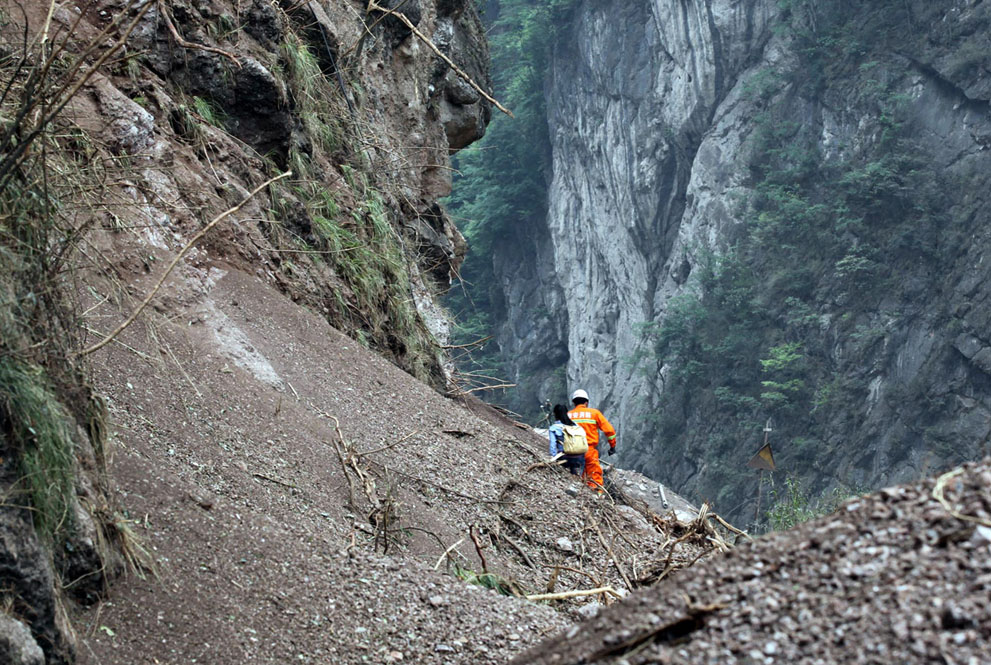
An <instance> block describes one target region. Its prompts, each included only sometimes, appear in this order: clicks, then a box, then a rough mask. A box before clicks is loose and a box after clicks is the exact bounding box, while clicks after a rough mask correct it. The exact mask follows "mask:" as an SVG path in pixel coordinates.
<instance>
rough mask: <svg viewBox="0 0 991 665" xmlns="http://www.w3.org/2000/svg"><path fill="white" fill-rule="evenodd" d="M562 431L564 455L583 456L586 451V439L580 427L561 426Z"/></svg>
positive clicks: (583, 430)
mask: <svg viewBox="0 0 991 665" xmlns="http://www.w3.org/2000/svg"><path fill="white" fill-rule="evenodd" d="M561 429H563V430H564V454H565V455H584V454H585V453H586V452H587V451H588V438H587V437H586V436H585V429H584V428H583V427H582V426H581V425H561Z"/></svg>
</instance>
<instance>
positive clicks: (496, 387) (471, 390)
mask: <svg viewBox="0 0 991 665" xmlns="http://www.w3.org/2000/svg"><path fill="white" fill-rule="evenodd" d="M515 387H516V384H515V383H497V384H495V385H492V386H478V387H476V388H468V389H467V390H465V389H464V388H459V389H458V391H459V392H460V393H461V394H463V395H470V394H472V393H477V392H479V391H482V390H502V389H503V388H515Z"/></svg>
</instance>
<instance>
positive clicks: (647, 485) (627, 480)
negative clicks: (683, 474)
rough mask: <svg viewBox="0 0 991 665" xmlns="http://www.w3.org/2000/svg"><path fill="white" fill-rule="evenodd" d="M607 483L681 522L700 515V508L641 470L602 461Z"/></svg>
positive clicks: (657, 511) (691, 519) (660, 513)
mask: <svg viewBox="0 0 991 665" xmlns="http://www.w3.org/2000/svg"><path fill="white" fill-rule="evenodd" d="M602 472H603V474H604V477H605V479H606V483H607V484H609V485H611V486H613V487H615V488H617V489H618V490H620V491H622V493H623V494H624V495H625V496H627V497H629V498H631V499H633V500H637V501H643V502H644V503H645V504H646V505H647V507H649V508H650V510H652V511H654V512H655V513H657V514H659V515H667V514H670V515H673V516H674V517H675V518H676V519H677V520H678V521H679V522H684V523H689V522H692V521H693V520H695V518H696V517H697V516H698V508H697V507H695V506H693V505H692V504H690V503H689V502H688V501H686V500H685V499H684V498H683V497H682V496H681V495H679V494H676V493H675V492H674V491H672V490H671V488H669V487H665V486H664V485H662V484H661V483H659V482H657V481H656V480H654V479H652V478H648V477H647V476H645V475H643V474H642V473H640V472H639V471H633V470H632V469H621V468H619V467H618V466H613V465H612V464H609V463H607V462H603V463H602Z"/></svg>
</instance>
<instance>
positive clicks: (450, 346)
mask: <svg viewBox="0 0 991 665" xmlns="http://www.w3.org/2000/svg"><path fill="white" fill-rule="evenodd" d="M490 339H492V335H489V336H488V337H483V338H482V339H480V340H477V341H475V342H468V343H467V344H438V345H437V346H439V347H440V348H442V349H444V350H445V351H450V350H452V349H471V348H474V347H476V346H480V345H482V344H485V343H486V342H487V341H489V340H490Z"/></svg>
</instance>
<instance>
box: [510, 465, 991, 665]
mask: <svg viewBox="0 0 991 665" xmlns="http://www.w3.org/2000/svg"><path fill="white" fill-rule="evenodd" d="M989 593H991V460H985V461H984V462H982V463H980V464H969V465H967V466H965V467H963V468H961V469H957V470H955V471H952V472H950V473H947V474H945V475H943V476H940V477H939V478H937V479H935V480H927V481H924V482H920V483H916V484H914V485H908V486H903V487H894V488H890V489H885V490H882V491H881V492H879V493H878V494H875V495H871V496H864V497H859V498H855V499H852V500H850V501H848V502H846V503H845V504H843V505H842V506H841V507H840V508H839V510H837V511H836V512H835V513H834V514H832V515H830V516H828V517H825V518H822V519H819V520H816V521H814V522H810V523H807V524H803V525H801V526H800V527H798V528H795V529H793V530H791V531H787V532H779V533H773V534H770V535H768V536H766V537H763V538H760V539H759V540H757V541H755V542H754V543H753V544H749V545H744V546H741V547H738V548H736V549H734V550H733V551H731V552H729V553H727V554H725V555H723V556H720V557H715V558H713V559H711V560H710V561H708V562H707V563H706V564H704V565H700V566H696V567H693V568H691V569H690V570H686V571H683V572H681V573H680V574H679V575H678V576H677V577H675V578H672V579H670V580H667V581H665V582H662V583H661V584H659V585H657V586H655V587H652V588H650V589H647V590H643V591H640V592H638V593H637V594H635V595H634V596H632V597H631V598H630V599H628V600H626V601H625V602H623V603H622V604H619V605H617V606H615V607H613V608H610V609H609V610H608V611H606V612H604V613H602V615H601V616H599V617H597V618H595V619H594V620H591V621H589V622H587V623H585V624H584V625H581V626H574V627H572V628H569V629H568V630H567V631H566V632H564V633H563V634H561V635H559V636H558V637H556V638H554V639H552V640H549V641H548V642H546V643H544V644H542V645H540V646H538V647H536V648H535V649H533V650H531V651H529V652H527V653H526V654H523V655H521V656H520V657H519V658H517V659H516V660H515V661H513V662H514V663H519V664H521V665H522V664H523V663H527V664H533V665H538V664H540V663H547V664H551V663H553V664H555V665H563V664H565V663H617V664H620V663H622V664H623V665H637V664H641V663H693V664H694V663H720V664H732V663H766V664H768V665H770V664H772V663H809V664H813V663H837V662H843V663H923V662H944V663H960V664H964V663H966V664H973V665H977V664H979V663H986V662H988V644H989V641H991V603H989V602H988V598H989ZM577 635H580V636H581V639H575V637H576V636H577Z"/></svg>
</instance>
